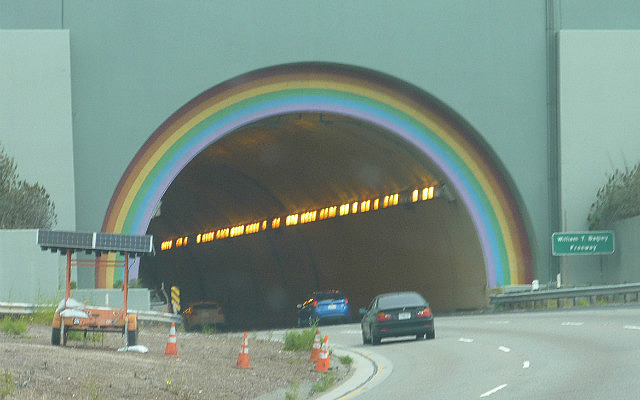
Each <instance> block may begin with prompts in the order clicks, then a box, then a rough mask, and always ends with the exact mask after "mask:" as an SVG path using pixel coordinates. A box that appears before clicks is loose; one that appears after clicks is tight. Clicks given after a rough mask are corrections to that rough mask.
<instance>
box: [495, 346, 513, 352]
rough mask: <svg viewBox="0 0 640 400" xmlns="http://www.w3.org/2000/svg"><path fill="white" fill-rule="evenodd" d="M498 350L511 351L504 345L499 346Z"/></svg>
mask: <svg viewBox="0 0 640 400" xmlns="http://www.w3.org/2000/svg"><path fill="white" fill-rule="evenodd" d="M498 350H500V351H504V352H505V353H508V352H510V351H511V349H510V348H508V347H504V346H500V347H498Z"/></svg>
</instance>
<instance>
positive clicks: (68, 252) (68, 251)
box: [64, 249, 71, 310]
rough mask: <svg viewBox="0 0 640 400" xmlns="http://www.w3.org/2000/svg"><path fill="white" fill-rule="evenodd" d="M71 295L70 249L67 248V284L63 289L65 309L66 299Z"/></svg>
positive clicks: (65, 306) (65, 305)
mask: <svg viewBox="0 0 640 400" xmlns="http://www.w3.org/2000/svg"><path fill="white" fill-rule="evenodd" d="M69 297H71V250H70V249H67V284H66V287H65V290H64V308H65V310H66V309H67V300H69Z"/></svg>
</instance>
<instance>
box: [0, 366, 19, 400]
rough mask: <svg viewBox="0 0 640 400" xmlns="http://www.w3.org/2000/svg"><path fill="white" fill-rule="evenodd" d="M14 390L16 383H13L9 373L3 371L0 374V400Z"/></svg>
mask: <svg viewBox="0 0 640 400" xmlns="http://www.w3.org/2000/svg"><path fill="white" fill-rule="evenodd" d="M14 390H16V383H15V382H14V381H13V375H11V372H9V371H7V370H6V369H3V370H2V372H1V373H0V399H4V398H5V397H7V396H9V395H10V394H11V393H13V391H14Z"/></svg>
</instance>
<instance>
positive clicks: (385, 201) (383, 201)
mask: <svg viewBox="0 0 640 400" xmlns="http://www.w3.org/2000/svg"><path fill="white" fill-rule="evenodd" d="M387 207H389V196H384V200H382V208H387Z"/></svg>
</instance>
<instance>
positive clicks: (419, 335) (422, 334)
mask: <svg viewBox="0 0 640 400" xmlns="http://www.w3.org/2000/svg"><path fill="white" fill-rule="evenodd" d="M424 336H425V334H424V333H418V334H417V335H416V340H421V339H424Z"/></svg>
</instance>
